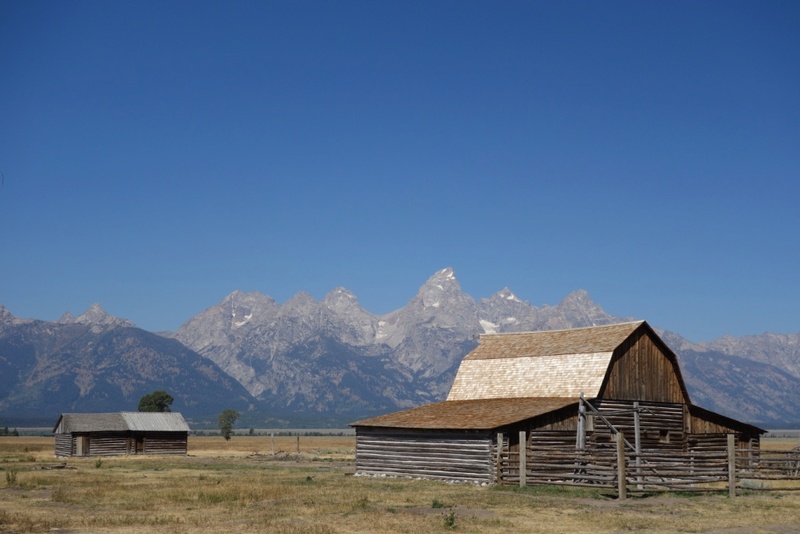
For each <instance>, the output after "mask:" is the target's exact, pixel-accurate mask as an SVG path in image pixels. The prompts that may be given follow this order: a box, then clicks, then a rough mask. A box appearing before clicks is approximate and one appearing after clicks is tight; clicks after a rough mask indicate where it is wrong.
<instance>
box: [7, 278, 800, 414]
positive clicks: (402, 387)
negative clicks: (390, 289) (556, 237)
mask: <svg viewBox="0 0 800 534" xmlns="http://www.w3.org/2000/svg"><path fill="white" fill-rule="evenodd" d="M628 320H633V318H630V317H615V316H612V315H610V314H607V313H606V312H605V311H604V310H603V309H602V308H601V307H600V306H599V305H598V304H596V303H595V302H593V301H592V299H591V298H590V297H589V295H588V294H587V293H586V292H585V291H576V292H574V293H572V294H570V295H568V296H567V297H565V298H564V300H563V301H562V302H560V303H559V304H558V305H556V306H542V307H536V306H531V305H530V304H529V303H527V302H525V301H523V300H521V299H520V298H518V297H517V296H516V295H514V293H513V292H512V291H511V290H509V289H508V288H505V289H503V290H501V291H499V292H497V293H495V294H494V295H491V296H490V297H487V298H484V299H481V300H478V301H475V300H474V299H473V298H472V297H471V296H469V295H467V294H466V293H464V292H463V291H462V289H461V287H460V284H459V283H458V280H457V279H456V276H455V273H454V272H453V270H452V269H449V268H448V269H443V270H441V271H439V272H437V273H435V274H434V275H433V276H431V277H430V278H429V279H428V280H427V281H426V282H425V283H424V284H423V285H422V287H420V289H419V291H418V292H417V294H416V295H414V296H413V297H412V298H411V299H410V300H409V302H408V303H407V304H406V305H405V306H403V307H402V308H400V309H398V310H396V311H394V312H392V313H388V314H385V315H372V314H370V313H369V312H367V311H366V310H364V309H363V308H362V307H361V305H360V304H359V302H358V299H357V298H356V296H355V295H353V294H352V293H351V292H350V291H348V290H347V289H345V288H336V289H334V290H333V291H331V292H330V293H329V294H328V295H326V296H325V297H324V298H323V299H321V300H319V301H317V300H316V299H314V298H313V297H311V296H310V295H309V294H307V293H304V292H301V293H298V294H296V295H295V296H294V297H292V298H291V299H289V300H288V301H286V302H285V303H283V304H278V303H277V302H275V301H274V300H273V299H272V298H270V297H268V296H265V295H262V294H260V293H242V292H239V291H235V292H233V293H231V294H230V295H228V296H227V297H225V298H224V299H223V300H222V301H221V302H219V303H218V304H216V305H214V306H211V307H210V308H208V309H206V310H204V311H203V312H201V313H199V314H198V315H196V316H195V317H192V318H191V319H189V320H188V321H187V322H186V323H185V324H184V325H182V326H181V327H180V328H179V329H178V330H177V331H176V332H175V333H173V334H168V336H170V337H172V338H174V339H167V338H165V337H160V336H156V335H154V334H149V333H147V332H144V331H141V330H139V329H137V328H135V327H134V325H132V324H131V323H130V322H128V321H125V320H123V319H117V318H112V317H109V316H107V315H106V314H105V312H103V311H102V309H101V308H99V306H93V307H92V308H90V309H89V310H88V311H87V312H86V313H84V314H82V315H80V316H78V317H72V316H70V315H65V316H64V317H62V318H61V319H60V320H59V321H57V322H55V323H47V322H43V321H24V320H21V319H16V318H14V317H13V316H11V315H10V314H9V313H8V312H7V311H6V310H5V309H3V308H1V307H0V415H2V414H3V413H8V412H9V411H25V413H40V412H41V410H55V411H56V412H59V411H71V410H76V411H78V410H93V411H98V410H101V409H107V408H104V407H106V406H108V407H109V408H108V409H112V408H110V407H112V406H119V405H121V404H122V403H123V402H124V403H127V404H126V406H128V407H129V408H128V409H130V406H131V405H132V404H131V403H132V401H135V400H138V398H139V397H140V396H141V395H142V394H144V393H146V392H149V391H152V390H153V389H155V386H156V385H158V387H164V388H166V389H168V390H169V391H170V392H172V393H173V395H174V396H176V406H177V405H178V404H179V402H178V399H180V402H181V403H184V404H185V406H186V407H187V408H188V409H190V410H195V409H196V410H197V411H198V413H199V412H200V411H203V410H205V411H208V410H212V411H213V410H216V411H217V412H218V411H219V410H220V409H223V408H228V407H235V408H237V409H239V408H241V409H242V410H251V411H252V412H261V413H268V414H273V415H276V416H280V417H287V418H297V417H300V416H309V415H314V416H317V417H322V418H328V419H327V420H328V421H330V422H331V423H332V424H336V423H339V424H341V423H343V422H347V421H349V420H353V419H355V418H360V417H364V416H368V415H371V414H375V413H385V412H387V411H391V410H395V409H401V408H406V407H410V406H415V405H419V404H423V403H427V402H433V401H437V400H441V399H443V398H444V397H445V396H446V394H447V391H448V390H449V387H450V384H451V383H452V380H453V377H454V375H455V371H456V369H457V367H458V364H459V363H460V361H461V359H462V358H463V356H464V355H465V354H467V353H468V352H469V351H470V350H471V349H472V348H473V347H474V346H475V345H476V343H477V338H478V336H479V335H480V334H482V333H494V332H512V331H530V330H542V329H556V328H572V327H580V326H590V325H599V324H609V323H615V322H620V321H628ZM653 326H654V327H656V328H657V325H653ZM658 332H659V334H660V335H661V336H662V337H663V338H664V340H665V341H666V342H667V344H668V345H669V346H670V347H671V348H672V349H673V350H674V351H675V352H676V353H677V354H678V357H679V359H680V361H681V366H682V369H683V375H684V378H685V380H686V382H687V386H688V388H689V393H690V395H691V396H692V399H693V400H694V401H695V402H696V403H697V404H699V405H701V406H703V407H705V408H708V409H711V410H714V411H718V412H720V413H723V414H726V415H729V416H731V417H735V418H737V419H742V420H745V421H749V422H755V423H761V424H765V425H770V426H796V425H798V424H800V403H798V402H797V401H800V393H798V392H800V387H798V386H800V353H798V346H799V345H800V339H799V338H800V336H797V335H778V334H764V335H763V336H752V337H746V338H729V337H726V338H721V339H719V340H715V341H713V342H709V343H705V344H695V343H690V342H689V341H687V340H685V339H683V338H682V337H681V336H679V335H678V334H675V333H672V332H665V331H661V330H659V331H658ZM178 341H180V343H178ZM113 409H122V408H113Z"/></svg>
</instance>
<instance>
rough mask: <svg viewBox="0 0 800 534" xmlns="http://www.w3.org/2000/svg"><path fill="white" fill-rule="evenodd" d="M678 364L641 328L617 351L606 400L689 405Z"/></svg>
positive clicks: (604, 394)
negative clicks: (636, 400) (632, 400)
mask: <svg viewBox="0 0 800 534" xmlns="http://www.w3.org/2000/svg"><path fill="white" fill-rule="evenodd" d="M679 373H680V371H679V370H678V363H677V361H673V360H672V359H671V357H668V356H667V353H666V352H665V349H664V348H662V346H661V345H660V344H657V343H656V342H655V341H654V340H653V338H651V337H650V336H649V335H648V333H647V331H646V330H643V329H640V330H639V331H638V333H636V334H634V335H631V336H630V337H629V338H628V339H626V340H625V341H624V342H623V343H622V344H621V345H620V346H619V348H617V350H616V351H614V356H613V357H612V361H611V370H610V371H609V373H608V376H607V377H606V383H605V384H604V387H603V391H602V392H601V394H600V395H599V396H600V397H602V398H613V399H639V400H642V401H651V402H671V403H679V404H684V403H686V399H685V397H684V394H683V390H682V389H681V382H680V380H679V378H678V377H679Z"/></svg>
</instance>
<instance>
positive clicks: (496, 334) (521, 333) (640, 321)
mask: <svg viewBox="0 0 800 534" xmlns="http://www.w3.org/2000/svg"><path fill="white" fill-rule="evenodd" d="M644 323H647V321H645V320H644V319H638V320H636V321H622V322H621V323H608V324H595V325H591V326H576V327H574V328H554V329H552V330H522V331H519V332H493V333H489V332H485V333H483V334H479V335H478V337H479V338H483V337H502V336H524V335H531V334H545V333H547V334H556V333H558V332H575V331H577V330H594V329H598V330H599V329H603V328H611V327H616V326H626V325H634V324H635V325H642V324H644Z"/></svg>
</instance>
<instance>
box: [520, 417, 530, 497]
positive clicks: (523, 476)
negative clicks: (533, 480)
mask: <svg viewBox="0 0 800 534" xmlns="http://www.w3.org/2000/svg"><path fill="white" fill-rule="evenodd" d="M527 459H528V439H527V437H526V435H525V431H524V430H520V431H519V487H520V488H524V487H525V485H526V484H527V483H528V475H527V473H528V466H527V465H525V464H526V461H527Z"/></svg>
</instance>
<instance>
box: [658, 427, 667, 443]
mask: <svg viewBox="0 0 800 534" xmlns="http://www.w3.org/2000/svg"><path fill="white" fill-rule="evenodd" d="M658 441H659V442H661V443H669V430H667V429H666V428H662V429H661V430H659V431H658Z"/></svg>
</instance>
